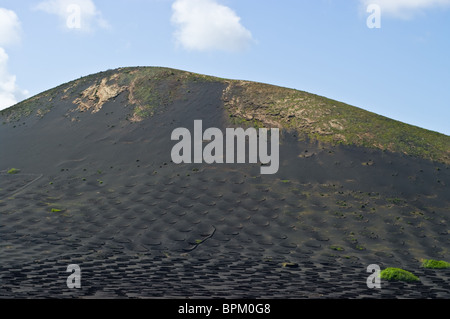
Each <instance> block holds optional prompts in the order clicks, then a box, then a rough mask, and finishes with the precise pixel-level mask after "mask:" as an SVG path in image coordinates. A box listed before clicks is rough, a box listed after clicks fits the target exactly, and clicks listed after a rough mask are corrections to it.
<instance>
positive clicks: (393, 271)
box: [380, 268, 419, 282]
mask: <svg viewBox="0 0 450 319" xmlns="http://www.w3.org/2000/svg"><path fill="white" fill-rule="evenodd" d="M380 278H381V279H385V280H389V281H406V282H415V281H419V278H418V277H417V276H415V275H414V274H412V273H410V272H409V271H406V270H403V269H400V268H386V269H384V270H382V271H381V273H380Z"/></svg>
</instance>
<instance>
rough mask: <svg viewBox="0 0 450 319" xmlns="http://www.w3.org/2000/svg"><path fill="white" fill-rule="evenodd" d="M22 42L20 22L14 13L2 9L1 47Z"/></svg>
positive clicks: (0, 22)
mask: <svg viewBox="0 0 450 319" xmlns="http://www.w3.org/2000/svg"><path fill="white" fill-rule="evenodd" d="M19 41H20V21H19V18H18V17H17V15H16V13H15V12H14V11H11V10H8V9H4V8H0V45H1V46H4V45H9V44H14V43H17V42H19Z"/></svg>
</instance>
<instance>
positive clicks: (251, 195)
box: [0, 67, 450, 298]
mask: <svg viewBox="0 0 450 319" xmlns="http://www.w3.org/2000/svg"><path fill="white" fill-rule="evenodd" d="M195 120H202V121H203V128H204V129H206V128H209V127H216V128H219V129H221V130H222V131H224V132H225V129H226V128H228V127H242V128H248V127H255V128H279V129H280V155H279V159H280V167H279V171H278V172H277V173H276V174H273V175H262V174H260V167H261V164H260V163H257V164H205V163H203V164H175V163H173V162H172V159H171V149H172V147H173V146H174V145H175V144H176V141H172V140H171V134H172V132H173V130H174V129H176V128H180V127H183V128H188V129H189V130H191V131H192V130H193V127H194V121H195ZM449 166H450V137H449V136H446V135H443V134H439V133H436V132H431V131H428V130H425V129H421V128H418V127H415V126H411V125H407V124H404V123H401V122H398V121H394V120H391V119H388V118H385V117H382V116H379V115H377V114H373V113H370V112H367V111H365V110H363V109H360V108H357V107H353V106H350V105H347V104H344V103H341V102H337V101H333V100H330V99H327V98H324V97H321V96H317V95H314V94H310V93H307V92H302V91H297V90H293V89H287V88H281V87H275V86H271V85H267V84H262V83H254V82H248V81H240V80H227V79H221V78H216V77H211V76H205V75H200V74H195V73H190V72H185V71H180V70H174V69H168V68H157V67H136V68H120V69H116V70H109V71H106V72H101V73H98V74H94V75H90V76H86V77H83V78H80V79H78V80H75V81H72V82H70V83H67V84H63V85H61V86H59V87H56V88H54V89H51V90H48V91H46V92H44V93H41V94H39V95H37V96H34V97H32V98H30V99H28V100H26V101H23V102H21V103H19V104H17V105H15V106H13V107H11V108H9V109H6V110H3V111H1V112H0V243H1V245H0V260H1V262H0V281H1V283H2V284H1V286H0V297H2V298H14V297H25V298H27V297H79V298H86V297H129V298H133V297H206V298H209V297H235V298H252V297H256V298H262V297H266V298H272V297H281V298H310V297H313V298H316V297H331V298H334V297H344V298H361V297H370V298H380V297H381V298H383V297H388V298H389V297H398V296H400V297H411V298H415V297H427V298H428V297H431V298H434V297H436V298H441V297H444V298H448V297H450V284H449V280H448V279H449V276H450V272H449V270H448V269H442V270H429V269H424V268H422V267H421V259H435V260H447V261H448V260H449V259H450V251H449V248H450V238H449V226H448V225H449V219H450V196H449V194H450V192H449V185H450V170H449ZM69 264H78V265H79V266H80V267H81V269H82V274H83V275H82V285H83V286H82V289H76V290H71V289H68V288H67V286H66V279H67V277H68V275H69V273H67V272H66V268H67V266H68V265H69ZM371 264H377V265H379V266H380V267H381V268H382V269H383V268H386V267H399V268H403V269H406V270H408V271H411V272H413V273H414V274H416V275H417V276H418V277H419V279H420V281H419V282H417V283H395V282H394V283H391V282H383V285H384V286H383V288H386V287H388V288H386V289H381V290H377V289H369V288H368V287H367V285H366V279H367V277H368V276H369V275H370V273H367V266H369V265H371Z"/></svg>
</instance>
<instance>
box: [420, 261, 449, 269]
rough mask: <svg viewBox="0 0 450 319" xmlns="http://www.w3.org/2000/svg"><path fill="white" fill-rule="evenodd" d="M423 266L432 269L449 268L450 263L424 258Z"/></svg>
mask: <svg viewBox="0 0 450 319" xmlns="http://www.w3.org/2000/svg"><path fill="white" fill-rule="evenodd" d="M422 267H423V268H430V269H447V268H450V263H448V262H446V261H443V260H439V261H438V260H433V259H423V260H422Z"/></svg>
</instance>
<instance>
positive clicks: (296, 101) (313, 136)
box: [0, 67, 450, 164]
mask: <svg viewBox="0 0 450 319" xmlns="http://www.w3.org/2000/svg"><path fill="white" fill-rule="evenodd" d="M204 83H215V84H218V87H220V89H221V92H220V102H221V103H223V112H225V113H226V114H227V116H228V117H229V122H230V123H231V124H234V125H241V126H244V127H249V126H254V127H269V128H270V127H277V128H281V129H286V130H295V131H297V132H298V137H299V139H309V140H315V141H320V142H324V143H330V144H334V145H336V144H343V145H354V146H362V147H368V148H377V149H380V150H384V151H390V152H398V153H403V154H407V155H411V156H416V157H420V158H423V159H428V160H432V161H437V162H442V163H447V164H449V163H450V138H449V137H448V136H446V135H443V134H440V133H436V132H432V131H429V130H425V129H422V128H419V127H416V126H412V125H408V124H405V123H402V122H399V121H395V120H392V119H389V118H386V117H383V116H380V115H377V114H374V113H371V112H368V111H365V110H363V109H360V108H357V107H354V106H350V105H347V104H344V103H341V102H337V101H334V100H330V99H327V98H325V97H321V96H318V95H314V94H310V93H307V92H303V91H298V90H293V89H287V88H282V87H277V86H272V85H268V84H263V83H256V82H249V81H240V80H227V79H221V78H217V77H211V76H205V75H200V74H195V73H190V72H185V71H180V70H175V69H168V68H157V67H136V68H121V69H117V70H110V71H106V72H102V73H98V74H94V75H91V76H87V77H83V78H80V79H78V80H76V81H73V82H70V83H67V84H64V85H61V86H59V87H57V88H54V89H51V90H49V91H46V92H44V93H42V94H39V95H37V96H34V97H32V98H30V99H28V100H26V101H23V102H21V103H19V104H17V105H15V106H13V107H11V108H9V109H7V110H3V111H1V113H0V114H1V116H2V119H3V124H4V125H5V124H6V123H18V124H19V125H20V121H21V119H23V118H27V117H30V116H31V117H36V118H43V117H45V115H46V114H47V113H48V112H50V111H51V110H52V108H54V107H55V105H58V104H59V103H61V101H67V102H71V104H72V105H73V108H69V110H68V113H67V114H66V116H67V117H68V119H69V120H71V121H77V120H78V118H77V114H78V113H80V112H89V113H97V112H99V111H100V110H101V109H102V107H103V106H104V104H105V103H106V102H108V101H111V100H115V99H116V98H117V97H118V96H119V95H120V94H125V95H126V99H127V101H126V103H125V105H124V107H125V108H126V109H127V111H128V116H127V117H126V120H127V121H129V122H130V123H133V122H140V121H144V120H145V119H146V118H148V117H152V116H154V114H155V113H158V112H164V110H165V109H166V108H167V106H168V105H170V104H171V103H173V102H174V101H176V100H180V99H184V100H186V99H188V98H189V95H190V93H191V88H193V87H201V86H202V85H203V84H204ZM194 89H195V88H194Z"/></svg>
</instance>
